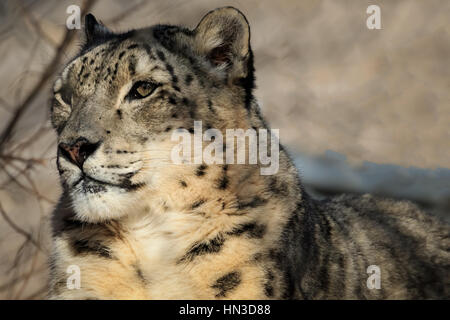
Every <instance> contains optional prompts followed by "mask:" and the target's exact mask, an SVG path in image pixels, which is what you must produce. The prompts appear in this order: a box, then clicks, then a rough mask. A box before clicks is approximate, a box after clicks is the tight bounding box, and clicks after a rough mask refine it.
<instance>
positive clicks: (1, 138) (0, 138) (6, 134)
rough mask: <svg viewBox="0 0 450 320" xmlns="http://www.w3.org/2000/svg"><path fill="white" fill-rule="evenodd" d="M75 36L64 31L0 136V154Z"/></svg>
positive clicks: (87, 5)
mask: <svg viewBox="0 0 450 320" xmlns="http://www.w3.org/2000/svg"><path fill="white" fill-rule="evenodd" d="M95 2H97V0H86V1H85V2H84V5H83V9H82V11H81V12H82V15H85V14H86V13H87V11H89V10H90V8H91V7H92V6H93V5H94V3H95ZM75 34H76V33H75V32H70V31H69V30H68V31H66V35H65V36H64V39H63V41H62V42H61V44H60V45H59V46H58V48H57V49H56V54H55V56H54V57H53V59H52V61H51V62H50V63H49V64H48V66H47V68H46V69H45V71H44V73H43V74H42V77H41V79H40V80H39V81H38V83H37V84H36V85H35V86H34V88H33V89H32V90H31V92H30V94H29V95H28V97H27V98H26V99H25V100H24V101H23V103H22V104H21V105H20V106H19V107H18V108H17V109H16V110H15V111H14V115H13V117H12V118H11V119H10V120H9V122H8V125H7V126H6V127H5V129H4V130H3V131H2V133H1V134H0V152H1V151H2V150H3V149H4V147H5V144H6V142H7V141H8V140H9V139H10V137H11V135H12V132H13V130H14V128H15V127H16V125H17V123H18V122H19V120H20V118H21V117H22V115H23V114H24V112H25V111H26V110H27V109H28V108H29V107H30V105H31V103H32V102H33V101H34V100H35V99H36V97H37V96H38V95H39V93H40V92H41V91H42V90H43V88H44V87H45V85H46V84H47V82H48V81H49V80H50V78H52V76H53V74H54V73H55V72H56V70H57V69H58V66H59V64H60V62H61V58H62V57H63V55H64V50H65V49H66V48H67V47H68V46H69V45H70V44H71V42H72V40H73V39H74V37H75Z"/></svg>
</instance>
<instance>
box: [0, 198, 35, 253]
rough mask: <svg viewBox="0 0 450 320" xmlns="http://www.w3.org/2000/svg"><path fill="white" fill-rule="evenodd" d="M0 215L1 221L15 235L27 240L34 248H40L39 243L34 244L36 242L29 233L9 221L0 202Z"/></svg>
mask: <svg viewBox="0 0 450 320" xmlns="http://www.w3.org/2000/svg"><path fill="white" fill-rule="evenodd" d="M0 214H1V215H2V217H3V219H5V221H6V223H7V224H8V225H9V226H10V227H11V228H12V229H14V231H16V232H17V233H19V234H21V235H23V236H24V237H25V238H26V239H27V240H29V241H30V242H31V243H32V244H34V245H35V246H36V247H38V248H41V246H40V245H39V243H37V242H36V240H34V239H33V237H32V236H31V234H30V233H28V232H27V231H25V230H23V229H22V228H21V227H19V226H18V225H17V224H15V223H14V221H12V220H11V218H10V217H9V216H8V214H7V213H6V211H5V209H3V206H2V203H1V202H0Z"/></svg>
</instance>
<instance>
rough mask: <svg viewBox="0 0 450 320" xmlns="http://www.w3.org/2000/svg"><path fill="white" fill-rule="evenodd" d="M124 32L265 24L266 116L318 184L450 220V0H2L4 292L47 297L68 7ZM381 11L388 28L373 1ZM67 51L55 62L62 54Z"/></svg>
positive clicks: (257, 36)
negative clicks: (228, 11)
mask: <svg viewBox="0 0 450 320" xmlns="http://www.w3.org/2000/svg"><path fill="white" fill-rule="evenodd" d="M72 4H76V5H79V6H80V7H81V8H83V7H84V6H87V5H92V7H91V9H90V10H89V11H90V12H93V13H94V14H95V15H96V16H97V18H99V19H100V20H102V21H103V22H104V23H105V24H106V25H107V26H109V27H111V28H112V29H113V30H116V31H125V30H128V29H131V28H135V27H144V26H148V25H151V24H155V23H171V24H183V25H187V26H189V27H192V28H193V27H195V25H196V24H197V22H198V21H199V20H200V18H201V17H202V16H203V15H204V14H205V13H207V12H208V11H209V10H211V9H214V8H216V7H220V6H224V5H232V6H235V7H237V8H239V9H240V10H241V11H243V12H244V13H245V14H246V16H247V18H248V20H249V22H250V25H251V28H252V46H253V50H254V53H255V57H256V71H257V73H256V75H257V85H258V89H257V90H256V95H257V97H258V98H259V101H260V103H261V107H262V110H263V113H264V115H265V116H266V117H267V119H268V120H269V122H270V123H271V126H272V127H273V128H279V129H280V136H281V140H282V142H283V143H284V144H285V145H287V147H288V149H289V150H291V153H292V155H293V157H294V159H295V161H296V163H297V165H298V166H299V169H300V172H301V177H302V179H303V181H304V182H305V183H306V185H307V187H308V188H309V190H311V191H312V192H313V193H314V194H316V195H318V196H320V195H322V194H325V193H336V192H340V191H351V192H367V191H370V192H375V193H379V194H384V195H389V196H393V197H405V198H409V199H412V200H416V201H419V202H420V203H421V204H422V205H424V206H426V207H427V208H428V209H430V210H431V211H433V212H436V213H438V214H440V215H442V216H443V217H444V218H447V219H448V217H449V216H450V214H449V213H448V208H449V206H450V200H449V199H450V170H449V168H450V143H449V141H450V64H449V57H450V23H449V21H450V1H447V0H442V1H438V0H428V1H414V0H397V1H387V0H386V1H375V0H374V1H365V0H352V1H350V0H328V1H313V0H311V1H309V0H308V1H306V0H297V1H292V0H291V1H288V0H284V1H269V0H266V1H256V0H246V1H214V0H197V1H178V0H151V1H139V0H136V1H134V0H133V1H132V0H128V1H118V0H115V1H112V0H110V1H107V0H98V1H75V0H64V1H61V0H48V1H31V0H29V1H26V0H19V1H2V2H0V57H1V58H0V59H1V60H0V61H1V62H0V79H1V84H2V85H1V86H0V135H1V136H0V214H1V216H0V299H39V298H43V297H44V296H45V289H46V279H47V271H46V265H45V262H46V258H47V255H48V252H49V234H50V231H49V227H48V218H49V213H50V212H51V209H52V207H53V206H54V203H55V202H56V201H57V199H58V195H59V193H60V187H59V184H58V176H57V171H56V165H55V154H56V151H55V134H54V133H53V130H52V129H51V127H50V124H49V121H48V109H49V106H48V100H49V93H50V84H51V82H52V80H53V78H54V74H55V72H57V71H58V70H60V68H61V66H62V64H63V63H64V62H65V61H67V60H68V59H69V58H70V57H71V56H73V55H74V53H75V52H76V50H77V42H78V40H79V38H78V37H79V33H80V32H79V31H77V30H73V31H68V30H67V28H66V26H65V23H66V19H67V17H68V14H67V13H66V9H67V7H68V6H69V5H72ZM370 4H377V5H379V6H380V7H381V25H382V29H381V30H369V29H368V28H367V27H366V19H367V17H368V14H366V9H367V7H368V5H370ZM55 57H56V58H55Z"/></svg>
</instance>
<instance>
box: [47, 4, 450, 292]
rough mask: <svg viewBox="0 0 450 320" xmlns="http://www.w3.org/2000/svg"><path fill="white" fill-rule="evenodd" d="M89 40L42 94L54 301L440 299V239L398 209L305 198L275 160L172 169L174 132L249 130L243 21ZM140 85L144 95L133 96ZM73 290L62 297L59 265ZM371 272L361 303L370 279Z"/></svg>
mask: <svg viewBox="0 0 450 320" xmlns="http://www.w3.org/2000/svg"><path fill="white" fill-rule="evenodd" d="M85 24H86V26H85V33H86V43H85V45H84V46H83V48H82V50H81V52H80V54H79V55H78V56H76V57H75V58H74V59H73V60H72V61H71V62H69V63H68V64H67V66H66V67H65V68H64V70H63V72H62V73H61V75H60V77H58V79H57V80H56V81H55V84H54V99H53V104H52V110H51V118H52V123H53V125H54V127H55V129H56V130H57V132H58V143H59V148H58V157H57V166H58V170H59V173H60V177H61V184H62V186H63V190H64V192H63V195H62V196H61V199H60V201H59V204H58V206H57V208H56V209H55V211H54V213H53V218H52V225H53V250H52V255H51V260H50V266H51V268H50V288H51V289H50V292H49V297H50V298H52V299H324V298H331V299H379V298H381V299H383V298H385V299H393V298H394V299H397V298H399V299H405V298H449V267H450V253H449V247H450V240H449V228H448V226H447V225H445V224H443V223H440V222H439V221H437V220H436V219H435V218H433V217H431V216H429V215H427V214H425V213H424V212H422V211H421V210H419V208H418V207H417V206H415V205H413V204H411V203H409V202H402V201H400V202H396V201H393V200H388V199H381V198H376V197H373V196H370V195H364V196H349V195H343V196H339V197H335V198H331V199H329V200H323V201H317V200H313V199H311V198H310V197H309V196H308V194H307V193H306V192H305V191H304V190H303V188H302V186H301V183H300V181H299V178H298V173H297V171H296V169H295V167H294V165H293V163H292V162H291V160H290V159H289V157H288V156H287V154H286V152H285V151H284V149H281V151H280V166H279V171H278V172H277V173H276V174H274V175H271V176H264V175H260V170H259V169H260V165H259V164H257V165H240V164H235V165H233V164H230V165H222V164H217V165H214V164H213V165H206V164H201V165H199V164H192V165H190V164H183V165H179V164H175V163H173V162H172V161H171V160H170V159H171V158H170V155H171V150H172V148H173V146H174V145H175V143H176V142H173V141H171V139H170V137H171V134H172V133H173V131H174V130H179V129H180V128H185V129H187V130H189V131H190V132H192V130H193V121H194V120H203V121H204V123H205V127H209V128H217V129H219V130H221V131H222V132H225V129H227V128H232V129H238V128H241V129H248V128H254V129H260V128H267V124H266V123H265V121H264V119H263V118H262V116H261V115H260V111H259V108H258V105H257V103H256V100H255V99H254V97H253V95H252V89H253V88H254V68H253V54H252V51H251V48H250V31H249V26H248V22H247V20H246V18H245V17H244V16H243V15H242V13H240V12H239V11H238V10H236V9H234V8H230V7H226V8H221V9H217V10H214V11H212V12H210V13H208V14H207V15H206V16H205V17H204V18H203V19H202V20H201V22H200V23H199V24H198V26H197V27H196V28H195V29H193V30H191V29H188V28H185V27H179V26H170V25H156V26H153V27H149V28H146V29H141V30H132V31H129V32H126V33H113V32H111V31H110V30H108V29H107V28H106V27H105V26H103V25H101V24H99V23H98V22H97V21H96V20H95V18H94V17H93V16H92V15H88V16H87V17H86V22H85ZM139 81H147V82H151V83H153V84H155V88H154V89H153V91H152V92H151V93H150V94H149V95H148V96H147V97H145V98H140V99H135V96H134V95H133V94H132V93H131V92H132V88H133V86H134V85H135V84H136V83H137V82H139ZM71 265H76V266H78V267H79V268H80V271H81V288H80V289H74V290H71V289H69V288H68V287H67V286H66V282H67V278H68V277H69V275H70V274H68V273H67V268H68V267H69V266H71ZM370 265H378V266H379V267H380V269H381V289H379V290H376V289H375V290H370V289H368V287H367V285H366V283H367V278H368V276H369V275H368V274H367V272H366V270H367V267H368V266H370Z"/></svg>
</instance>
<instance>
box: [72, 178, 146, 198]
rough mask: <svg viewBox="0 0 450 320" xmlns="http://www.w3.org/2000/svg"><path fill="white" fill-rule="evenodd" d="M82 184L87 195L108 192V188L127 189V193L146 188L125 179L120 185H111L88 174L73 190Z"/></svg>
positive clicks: (74, 185) (78, 181)
mask: <svg viewBox="0 0 450 320" xmlns="http://www.w3.org/2000/svg"><path fill="white" fill-rule="evenodd" d="M80 184H81V187H82V191H83V192H85V193H99V192H106V191H107V187H113V188H119V189H125V190H127V191H134V190H137V189H139V188H141V187H143V186H144V184H143V183H136V184H134V183H132V182H131V181H130V180H129V179H125V180H124V181H123V182H121V183H120V184H115V183H110V182H106V181H102V180H98V179H95V178H93V177H91V176H88V175H86V174H82V176H81V177H80V179H78V180H77V181H76V182H75V183H74V184H73V185H72V188H76V187H78V186H79V185H80Z"/></svg>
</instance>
